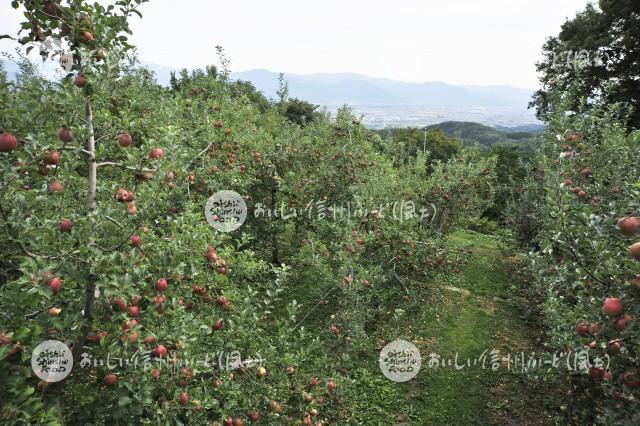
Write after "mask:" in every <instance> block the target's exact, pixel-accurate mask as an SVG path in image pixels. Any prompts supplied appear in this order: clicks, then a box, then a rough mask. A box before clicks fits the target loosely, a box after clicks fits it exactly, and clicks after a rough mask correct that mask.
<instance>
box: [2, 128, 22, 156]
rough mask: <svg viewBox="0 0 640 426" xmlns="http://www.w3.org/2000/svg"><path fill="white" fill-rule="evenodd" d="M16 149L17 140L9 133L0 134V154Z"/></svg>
mask: <svg viewBox="0 0 640 426" xmlns="http://www.w3.org/2000/svg"><path fill="white" fill-rule="evenodd" d="M17 147H18V139H16V137H15V136H13V135H12V134H11V133H6V132H4V133H2V134H0V152H11V151H13V150H14V149H16V148H17Z"/></svg>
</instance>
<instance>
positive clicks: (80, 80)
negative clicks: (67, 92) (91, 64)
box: [73, 74, 87, 87]
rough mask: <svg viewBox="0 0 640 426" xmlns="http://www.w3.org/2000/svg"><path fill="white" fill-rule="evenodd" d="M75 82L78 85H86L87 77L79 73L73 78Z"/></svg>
mask: <svg viewBox="0 0 640 426" xmlns="http://www.w3.org/2000/svg"><path fill="white" fill-rule="evenodd" d="M73 84H74V85H75V86H76V87H84V86H85V85H86V84H87V79H86V78H85V76H84V75H82V74H78V75H76V76H75V78H74V79H73Z"/></svg>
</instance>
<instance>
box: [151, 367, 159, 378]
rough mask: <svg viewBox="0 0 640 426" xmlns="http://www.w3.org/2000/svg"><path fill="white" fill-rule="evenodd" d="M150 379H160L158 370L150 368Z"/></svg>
mask: <svg viewBox="0 0 640 426" xmlns="http://www.w3.org/2000/svg"><path fill="white" fill-rule="evenodd" d="M151 377H153V378H154V379H157V378H158V377H160V370H158V369H157V368H152V369H151Z"/></svg>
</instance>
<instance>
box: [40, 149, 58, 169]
mask: <svg viewBox="0 0 640 426" xmlns="http://www.w3.org/2000/svg"><path fill="white" fill-rule="evenodd" d="M59 162H60V153H59V152H58V151H50V152H47V153H46V154H44V164H46V165H49V166H55V165H56V164H58V163H59Z"/></svg>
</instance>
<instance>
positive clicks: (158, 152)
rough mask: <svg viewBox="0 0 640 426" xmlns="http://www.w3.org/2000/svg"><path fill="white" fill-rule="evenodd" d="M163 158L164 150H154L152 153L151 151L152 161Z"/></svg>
mask: <svg viewBox="0 0 640 426" xmlns="http://www.w3.org/2000/svg"><path fill="white" fill-rule="evenodd" d="M162 157H164V151H163V150H162V148H153V149H152V150H151V151H149V158H151V159H152V160H159V159H161V158H162Z"/></svg>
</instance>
